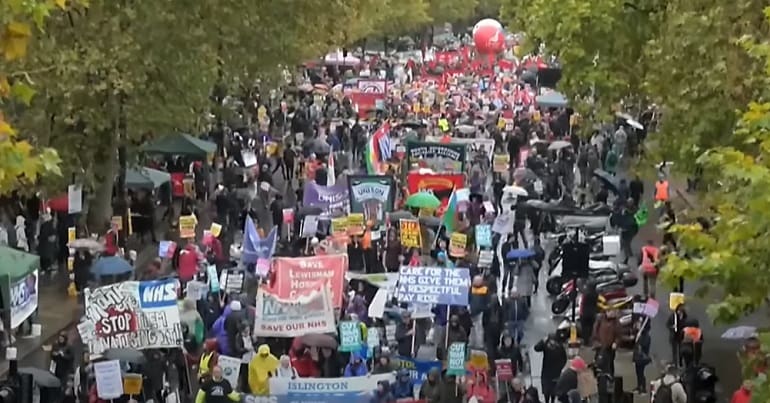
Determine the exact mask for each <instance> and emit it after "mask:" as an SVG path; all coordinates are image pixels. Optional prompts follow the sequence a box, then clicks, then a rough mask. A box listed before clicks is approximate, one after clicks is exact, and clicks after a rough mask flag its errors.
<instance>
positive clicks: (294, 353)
mask: <svg viewBox="0 0 770 403" xmlns="http://www.w3.org/2000/svg"><path fill="white" fill-rule="evenodd" d="M289 358H290V359H291V366H292V367H293V368H294V370H296V371H297V375H298V376H299V377H300V378H317V377H319V376H320V375H321V373H320V371H319V370H318V367H316V364H315V361H313V357H311V356H310V352H309V351H308V350H307V346H305V344H304V343H303V342H302V339H301V338H300V337H297V338H295V339H294V341H293V342H292V343H291V349H290V350H289Z"/></svg>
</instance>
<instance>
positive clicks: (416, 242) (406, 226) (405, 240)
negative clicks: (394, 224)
mask: <svg viewBox="0 0 770 403" xmlns="http://www.w3.org/2000/svg"><path fill="white" fill-rule="evenodd" d="M398 224H399V230H400V231H401V245H402V246H405V247H407V248H420V247H422V239H421V236H420V222H419V221H417V220H399V222H398Z"/></svg>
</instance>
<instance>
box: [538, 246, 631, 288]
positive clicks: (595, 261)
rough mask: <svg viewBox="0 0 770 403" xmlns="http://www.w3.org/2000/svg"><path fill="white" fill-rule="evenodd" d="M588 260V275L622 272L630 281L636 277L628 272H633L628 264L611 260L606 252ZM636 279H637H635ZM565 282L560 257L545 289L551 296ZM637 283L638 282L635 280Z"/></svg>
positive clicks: (595, 275) (592, 256) (591, 256)
mask: <svg viewBox="0 0 770 403" xmlns="http://www.w3.org/2000/svg"><path fill="white" fill-rule="evenodd" d="M589 258H590V260H589V261H588V276H589V277H597V276H602V275H610V274H620V275H622V278H626V277H628V278H629V279H628V282H629V283H631V282H632V280H631V277H633V278H635V276H632V275H630V274H627V273H631V271H630V270H629V269H628V266H626V265H623V264H617V263H613V262H611V261H609V259H611V258H612V256H609V255H604V254H592V255H590V257H589ZM633 281H635V280H633ZM563 284H564V278H563V277H562V265H561V258H559V262H558V264H557V265H556V266H555V267H554V268H553V270H551V271H550V272H549V275H548V280H547V281H546V283H545V289H546V291H548V294H549V295H551V296H556V295H559V293H561V291H562V285H563ZM633 284H636V282H633Z"/></svg>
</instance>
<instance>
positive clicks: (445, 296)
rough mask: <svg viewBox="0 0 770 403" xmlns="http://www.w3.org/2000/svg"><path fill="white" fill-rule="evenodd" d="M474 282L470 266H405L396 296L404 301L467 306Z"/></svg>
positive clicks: (400, 276)
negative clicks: (472, 282) (468, 267)
mask: <svg viewBox="0 0 770 403" xmlns="http://www.w3.org/2000/svg"><path fill="white" fill-rule="evenodd" d="M470 286H471V279H470V271H469V270H468V269H463V268H445V267H425V266H401V269H400V271H399V280H398V288H397V289H396V297H397V298H398V300H399V301H401V302H410V303H421V304H442V305H463V306H465V305H468V291H469V289H470Z"/></svg>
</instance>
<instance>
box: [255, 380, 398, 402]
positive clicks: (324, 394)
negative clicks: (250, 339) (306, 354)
mask: <svg viewBox="0 0 770 403" xmlns="http://www.w3.org/2000/svg"><path fill="white" fill-rule="evenodd" d="M381 381H387V382H389V383H391V384H392V383H393V382H395V378H394V377H393V374H382V375H368V376H355V377H350V378H326V379H324V378H296V379H291V378H271V379H270V395H271V396H269V397H262V396H253V395H243V396H242V397H241V401H242V402H246V403H307V402H313V403H339V402H345V403H370V402H371V401H372V397H374V392H375V390H377V383H378V382H381Z"/></svg>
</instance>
